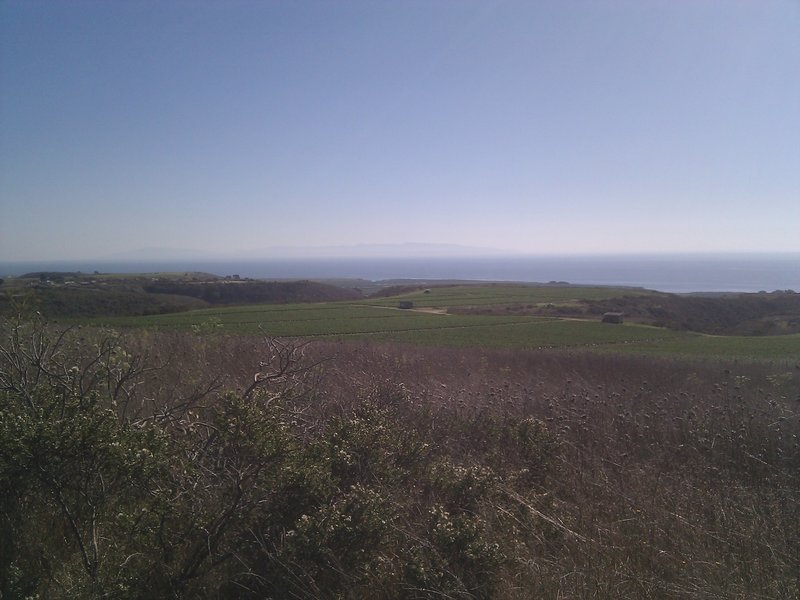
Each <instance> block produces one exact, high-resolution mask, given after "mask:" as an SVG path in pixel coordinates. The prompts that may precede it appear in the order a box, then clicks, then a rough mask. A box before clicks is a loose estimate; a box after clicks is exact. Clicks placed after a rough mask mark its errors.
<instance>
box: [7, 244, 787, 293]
mask: <svg viewBox="0 0 800 600" xmlns="http://www.w3.org/2000/svg"><path fill="white" fill-rule="evenodd" d="M42 270H58V271H82V272H84V273H91V272H93V271H95V270H97V271H100V272H106V273H142V272H153V271H205V272H210V273H215V274H217V275H233V274H238V275H240V276H242V277H255V278H268V279H269V278H275V279H284V278H297V279H314V278H317V279H322V278H359V279H368V280H372V281H378V280H385V279H463V280H484V281H524V282H548V281H567V282H569V283H573V284H592V285H624V286H636V287H645V288H649V289H654V290H660V291H664V292H714V291H720V292H758V291H762V290H764V291H773V290H786V289H792V290H796V291H800V253H795V254H757V255H755V254H754V255H746V254H736V255H732V254H729V255H674V256H668V255H658V256H655V255H651V256H631V255H627V256H527V257H521V256H513V257H491V258H488V257H480V258H331V259H271V260H270V259H267V260H164V261H129V262H125V261H116V262H104V261H94V262H93V261H63V262H58V261H48V262H26V263H20V262H17V263H12V262H0V276H2V275H6V276H14V275H21V274H23V273H26V272H30V271H42Z"/></svg>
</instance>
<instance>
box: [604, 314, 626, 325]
mask: <svg viewBox="0 0 800 600" xmlns="http://www.w3.org/2000/svg"><path fill="white" fill-rule="evenodd" d="M623 316H624V314H623V313H621V312H607V313H603V323H622V317H623Z"/></svg>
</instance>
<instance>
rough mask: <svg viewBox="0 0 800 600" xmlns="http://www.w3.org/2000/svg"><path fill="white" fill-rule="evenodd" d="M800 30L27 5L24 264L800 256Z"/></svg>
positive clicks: (647, 11)
mask: <svg viewBox="0 0 800 600" xmlns="http://www.w3.org/2000/svg"><path fill="white" fill-rule="evenodd" d="M798 32H800V3H798V2H796V1H793V0H766V1H761V2H756V1H751V2H746V1H736V0H733V1H730V2H718V1H716V0H696V1H693V2H675V1H674V0H652V1H649V0H648V1H644V2H643V1H640V0H615V1H609V0H582V1H581V0H571V1H566V2H565V1H562V0H551V1H537V2H529V1H527V0H526V1H508V2H487V1H468V0H467V1H465V0H443V1H436V2H421V1H411V2H392V3H390V2H373V1H366V0H364V1H350V2H321V1H320V2H308V1H299V2H282V1H280V2H279V1H273V2H270V1H264V2H257V3H253V2H239V1H232V2H227V1H226V2H223V1H219V2H210V1H209V2H184V1H176V2H159V3H156V2H85V1H71V2H49V3H45V2H29V1H27V0H26V1H18V0H6V1H4V2H2V3H0V261H24V260H57V259H58V260H77V259H88V258H102V257H113V256H123V255H128V256H136V255H137V252H141V249H147V248H170V249H171V250H170V252H172V253H178V254H180V253H181V252H184V253H186V255H187V256H197V255H198V254H200V255H203V256H212V255H216V256H224V257H231V256H240V257H259V256H262V257H263V256H265V255H266V256H269V255H270V254H271V253H272V255H275V251H274V250H271V249H274V248H276V247H277V248H282V249H283V251H284V252H286V253H288V254H290V255H292V254H294V255H296V254H303V252H302V249H308V248H317V249H319V248H323V249H324V248H334V247H351V248H352V247H356V248H361V249H362V250H364V254H366V255H369V253H370V251H374V250H375V248H378V247H383V246H385V245H390V246H391V245H400V244H442V245H445V246H437V248H439V249H441V248H442V247H449V248H455V247H462V248H463V247H467V248H480V249H494V251H500V252H502V253H505V254H508V253H521V254H565V253H568V254H601V253H617V254H619V253H629V254H641V253H671V252H681V253H686V252H689V253H691V252H698V253H699V252H798V251H800V235H798V230H799V229H800V143H799V142H798V140H800V77H798V73H800V34H799V33H798ZM406 247H407V248H412V246H406ZM413 248H415V249H416V250H419V248H420V246H413ZM370 249H372V250H370ZM495 253H496V252H495ZM172 257H173V256H170V258H172Z"/></svg>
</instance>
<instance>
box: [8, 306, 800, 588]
mask: <svg viewBox="0 0 800 600" xmlns="http://www.w3.org/2000/svg"><path fill="white" fill-rule="evenodd" d="M0 346H2V350H1V351H0V388H1V389H0V399H1V400H2V405H1V408H0V489H3V490H4V493H3V495H2V496H1V497H0V498H1V499H0V502H2V507H1V509H0V515H1V516H0V550H2V551H0V591H2V593H3V598H27V597H36V596H37V595H38V597H41V598H101V597H102V598H145V597H146V598H264V597H271V598H464V599H467V598H512V599H513V598H553V599H555V598H676V599H677V598H786V599H789V598H796V597H797V596H798V594H800V552H798V550H799V549H800V523H798V520H797V514H798V513H799V510H800V505H799V504H800V492H798V484H800V479H799V478H800V446H799V445H798V434H800V423H799V422H798V421H799V420H798V418H797V414H798V411H797V407H798V401H799V400H800V397H798V391H800V390H799V389H798V384H797V379H796V375H795V373H794V372H792V371H783V370H774V368H773V369H772V370H771V369H769V368H767V367H766V366H764V365H748V366H745V367H743V366H730V365H729V366H727V367H723V366H722V365H709V364H693V363H690V362H679V361H665V360H663V359H644V358H626V357H622V356H598V355H590V354H585V353H578V354H572V355H566V354H560V355H553V354H547V353H542V352H508V351H490V350H464V349H460V350H456V349H435V348H427V349H421V348H415V347H403V346H394V345H375V344H369V345H366V344H341V343H338V344H337V343H324V344H317V345H313V346H309V345H302V344H299V343H295V342H291V341H288V340H284V341H276V340H269V339H267V340H262V339H258V338H252V337H245V336H239V337H228V336H223V335H207V336H197V335H190V334H187V333H179V332H164V333H154V332H148V331H136V332H130V333H129V334H127V335H126V336H125V337H119V336H117V335H115V334H113V333H112V332H103V331H92V330H87V329H75V330H70V331H61V330H55V329H50V328H47V327H44V326H43V325H42V324H41V323H36V322H17V323H8V324H6V325H5V326H4V330H3V337H2V344H0Z"/></svg>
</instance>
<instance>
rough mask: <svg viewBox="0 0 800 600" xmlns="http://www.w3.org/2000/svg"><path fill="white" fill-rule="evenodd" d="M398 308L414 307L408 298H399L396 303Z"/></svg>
mask: <svg viewBox="0 0 800 600" xmlns="http://www.w3.org/2000/svg"><path fill="white" fill-rule="evenodd" d="M397 307H398V308H414V303H413V302H411V301H410V300H401V301H400V303H399V304H398V305H397Z"/></svg>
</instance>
